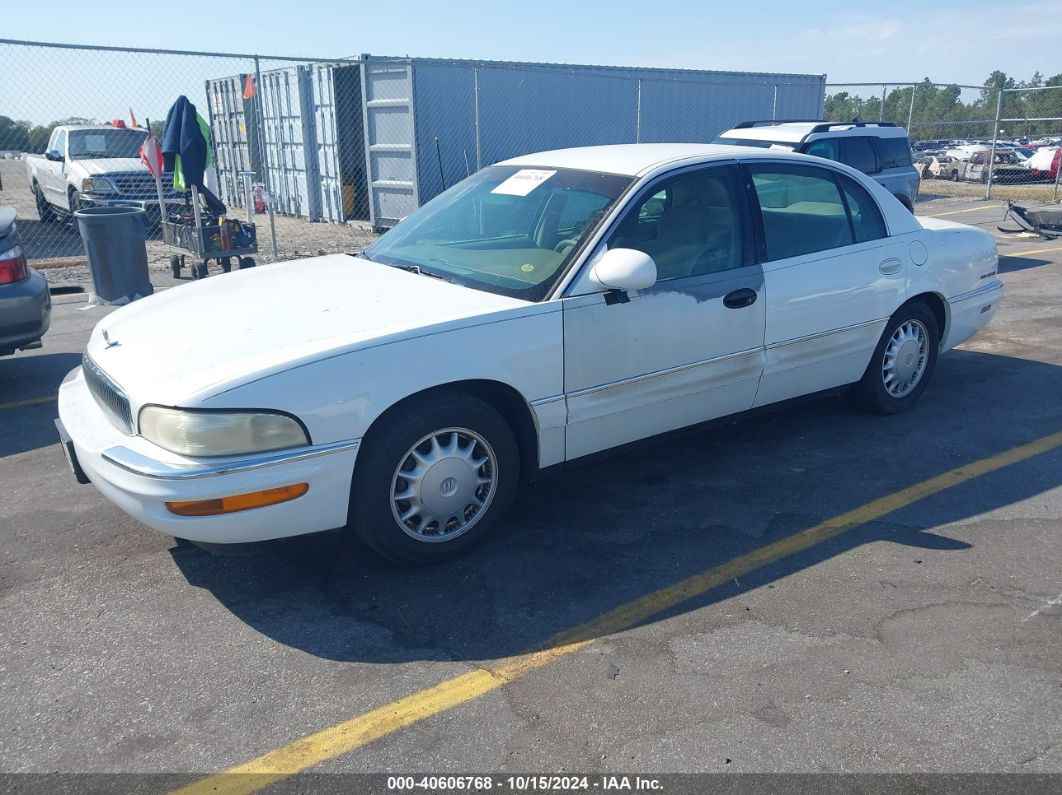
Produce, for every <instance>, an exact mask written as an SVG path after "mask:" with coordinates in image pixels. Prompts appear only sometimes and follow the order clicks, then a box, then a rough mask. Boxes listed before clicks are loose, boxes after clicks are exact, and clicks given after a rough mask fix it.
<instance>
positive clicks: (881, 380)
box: [855, 302, 940, 414]
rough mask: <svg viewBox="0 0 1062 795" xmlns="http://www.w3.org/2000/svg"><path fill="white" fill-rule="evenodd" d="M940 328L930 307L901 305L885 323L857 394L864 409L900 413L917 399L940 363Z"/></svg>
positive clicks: (882, 412)
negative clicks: (938, 356)
mask: <svg viewBox="0 0 1062 795" xmlns="http://www.w3.org/2000/svg"><path fill="white" fill-rule="evenodd" d="M939 351H940V331H939V330H938V329H937V319H936V317H935V316H934V315H933V312H932V311H930V309H929V307H927V306H926V305H925V304H922V303H917V302H916V303H912V304H910V305H908V306H904V307H901V308H900V311H898V312H897V313H896V314H895V315H893V316H892V319H891V320H889V322H888V324H887V325H886V326H885V331H884V332H883V333H882V335H881V340H879V341H878V346H877V348H875V349H874V355H873V356H872V357H871V359H870V364H868V365H867V369H866V372H865V373H864V374H863V378H862V379H861V380H860V381H859V383H858V384H857V385H856V389H855V395H856V398H857V400H858V401H859V403H860V404H861V405H862V406H863V408H865V409H867V410H868V411H874V412H877V413H878V414H899V413H900V412H901V411H907V409H909V408H911V406H913V405H914V404H915V402H916V401H917V400H918V398H919V396H920V395H921V394H922V392H923V391H925V388H926V385H927V384H928V383H929V379H930V377H932V375H933V370H934V369H935V368H936V366H937V354H938V353H939Z"/></svg>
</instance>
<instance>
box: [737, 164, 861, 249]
mask: <svg viewBox="0 0 1062 795" xmlns="http://www.w3.org/2000/svg"><path fill="white" fill-rule="evenodd" d="M749 172H750V173H751V174H752V182H753V185H755V187H756V195H757V197H758V199H759V203H760V212H761V214H762V216H763V231H764V236H765V237H766V239H767V258H768V259H770V260H778V259H787V258H788V257H799V256H801V255H803V254H812V253H814V252H816V251H826V250H828V249H832V248H839V247H841V246H848V245H851V244H852V243H854V242H855V240H854V237H853V235H852V227H851V225H850V224H849V222H848V213H847V212H846V210H845V205H844V200H843V199H842V198H841V192H840V190H839V189H838V187H837V182H836V181H835V180H834V177H833V172H832V171H829V170H827V169H824V168H816V167H814V166H803V165H790V164H785V165H770V164H752V165H750V166H749Z"/></svg>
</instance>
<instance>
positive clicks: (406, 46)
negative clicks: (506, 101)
mask: <svg viewBox="0 0 1062 795" xmlns="http://www.w3.org/2000/svg"><path fill="white" fill-rule="evenodd" d="M164 5H165V4H163V5H157V4H146V3H144V2H143V0H137V1H136V2H133V1H132V0H105V2H104V3H86V2H84V0H51V2H49V3H48V5H47V12H46V13H38V12H36V11H34V10H30V9H29V8H28V7H27V6H26V5H25V4H22V5H21V6H20V8H22V9H25V10H22V11H18V12H14V13H10V12H9V13H6V14H5V15H4V31H3V34H2V35H3V36H4V37H8V38H13V39H31V40H41V41H58V42H76V43H82V44H103V45H123V46H137V47H163V48H174V49H193V50H210V51H219V50H220V51H226V52H260V53H270V54H278V55H293V56H313V57H320V58H336V57H342V56H348V55H356V54H358V53H372V54H376V55H411V56H421V57H425V56H438V57H459V58H475V59H497V60H517V61H546V62H560V63H582V64H608V65H618V66H660V67H678V68H693V69H721V70H740V71H768V72H799V73H811V74H823V73H825V74H826V75H827V76H828V81H829V82H831V83H834V82H871V81H877V82H881V81H895V82H899V81H917V80H921V79H922V78H924V77H927V76H928V77H930V78H932V79H933V80H934V81H936V82H946V83H947V82H957V83H971V84H974V85H980V84H981V83H982V82H983V81H984V80H985V78H986V77H987V76H988V74H989V73H990V72H991V71H992V70H993V69H1002V70H1004V71H1006V72H1007V73H1008V74H1010V75H1013V76H1015V77H1017V78H1018V79H1027V78H1029V77H1031V76H1032V74H1033V72H1034V71H1036V70H1040V71H1041V72H1044V73H1046V74H1049V75H1050V74H1056V73H1058V72H1062V49H1060V48H1059V47H1058V42H1059V41H1062V2H1060V1H1059V0H1053V1H1052V2H1028V3H1023V2H1021V0H1018V2H1017V3H1015V4H1013V5H1008V6H1007V8H1006V12H1005V13H1000V6H999V3H998V2H981V0H965V1H964V2H963V3H958V4H947V6H944V5H943V4H939V5H938V4H934V3H931V2H926V1H925V0H923V1H922V2H914V1H912V0H892V1H891V2H889V3H878V4H864V6H863V7H864V8H866V9H867V10H866V11H862V10H858V11H857V10H856V8H857V5H856V4H855V3H852V2H851V0H844V1H843V2H839V1H837V0H826V2H807V1H805V2H801V3H794V2H792V0H785V1H784V2H782V0H757V2H749V3H740V2H733V0H731V1H730V2H727V3H725V4H715V3H711V2H706V1H702V2H694V1H692V0H669V1H664V2H662V1H661V0H656V2H652V0H638V2H633V1H632V0H611V2H599V0H535V2H527V1H526V0H525V1H524V2H506V0H493V2H487V1H485V0H435V2H413V1H412V0H390V1H389V2H376V3H365V2H350V1H349V0H348V1H347V2H335V1H334V0H316V1H314V0H310V1H309V2H303V3H301V4H298V5H295V4H292V3H290V2H277V1H276V0H225V2H222V3H218V2H211V3H205V2H198V1H197V0H184V2H182V3H180V4H174V7H175V8H176V7H179V8H180V9H181V10H180V13H179V14H177V13H173V14H171V15H165V14H163V13H160V12H159V9H161V8H163V7H164ZM292 9H295V10H294V11H293V10H292ZM186 19H191V20H198V21H199V23H195V22H193V23H191V24H188V23H186V22H184V21H183V20H186ZM986 20H988V21H989V22H988V23H987V24H986ZM0 64H2V66H3V72H4V74H5V81H4V82H5V85H3V86H2V87H0V114H4V115H10V116H14V117H15V118H31V119H32V120H34V121H37V122H40V121H43V120H46V119H42V118H41V117H42V116H47V115H48V114H50V113H52V112H53V111H54V112H58V111H56V110H55V109H57V108H60V107H62V108H64V109H70V108H74V107H75V106H78V107H80V106H85V109H86V110H85V115H95V116H99V114H98V113H91V112H89V111H91V110H92V108H91V107H90V105H91V104H92V100H93V99H94V98H98V97H100V96H103V95H104V94H106V93H107V92H108V90H110V91H111V93H114V91H116V90H117V89H115V88H114V85H113V82H114V80H113V77H107V78H102V77H100V76H102V75H111V76H113V75H114V67H115V66H118V67H120V68H119V70H118V71H120V72H121V73H122V74H123V75H124V74H129V75H131V76H132V75H135V76H136V77H137V78H138V79H139V80H140V81H141V82H142V83H146V82H152V83H154V84H155V89H156V90H154V91H153V92H151V93H152V97H153V96H155V95H161V94H162V93H165V91H168V90H169V89H170V88H171V87H173V88H179V87H183V86H185V85H193V86H194V85H198V86H200V87H201V85H202V80H203V79H205V78H206V77H216V76H221V75H228V74H235V73H238V72H240V71H245V70H246V68H247V67H246V63H245V62H243V61H237V60H217V61H214V60H207V59H199V60H176V59H173V60H166V59H161V58H149V57H131V56H121V57H116V58H114V59H113V60H107V56H102V55H94V54H87V53H83V52H69V51H42V50H34V51H32V52H29V53H26V52H25V51H22V50H19V49H18V48H12V47H10V46H5V45H0ZM272 65H276V64H272ZM103 67H107V68H103ZM56 72H59V73H60V74H61V75H62V77H61V79H58V80H57V79H56V77H55V75H56ZM94 81H96V82H94ZM159 89H164V90H165V91H164V90H159ZM122 91H123V92H124V94H123V96H124V95H126V94H127V95H128V99H129V102H130V104H135V103H140V111H139V113H140V115H144V114H150V113H155V114H158V113H160V112H161V111H160V110H159V109H158V108H156V107H154V106H153V104H152V103H153V102H154V99H148V98H145V99H141V96H140V94H139V93H138V91H137V90H136V88H135V87H133V88H129V89H125V88H122ZM200 91H201V89H200ZM5 94H6V95H7V96H5ZM145 96H146V95H145ZM108 102H109V103H110V104H115V103H117V102H118V100H114V101H113V102H112V101H111V100H108ZM71 112H74V111H71ZM68 115H69V114H68Z"/></svg>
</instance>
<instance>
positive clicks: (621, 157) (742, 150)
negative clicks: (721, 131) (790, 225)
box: [495, 143, 788, 177]
mask: <svg viewBox="0 0 1062 795" xmlns="http://www.w3.org/2000/svg"><path fill="white" fill-rule="evenodd" d="M768 154H775V153H770V152H767V151H766V150H763V149H756V150H755V151H752V150H750V149H749V148H748V147H747V146H721V145H719V144H699V143H692V144H611V145H607V146H580V147H575V148H572V149H554V150H552V151H549V152H536V153H534V154H529V155H520V156H519V157H514V158H511V159H509V160H503V161H501V162H500V163H496V164H495V165H499V166H523V167H525V168H576V169H582V170H585V171H599V172H603V173H606V174H623V175H625V176H628V177H637V176H641V175H643V174H646V173H648V172H649V171H652V170H653V169H655V168H659V167H660V166H664V165H667V164H668V163H674V162H678V161H681V160H689V159H692V158H697V159H708V160H711V159H733V158H748V157H763V156H765V155H768ZM787 154H788V153H787Z"/></svg>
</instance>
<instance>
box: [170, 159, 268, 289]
mask: <svg viewBox="0 0 1062 795" xmlns="http://www.w3.org/2000/svg"><path fill="white" fill-rule="evenodd" d="M246 181H247V185H248V191H247V194H248V204H247V208H248V209H247V220H246V221H239V220H236V219H234V218H226V217H221V218H218V219H217V220H216V221H213V222H210V221H207V220H204V218H203V214H202V212H201V210H200V209H199V191H197V190H196V188H195V186H194V185H193V186H192V208H191V210H190V211H184V212H182V213H181V214H180V215H177V216H174V215H171V216H170V220H165V221H163V222H162V240H163V243H164V244H165V246H166V250H167V251H168V252H169V253H170V271H171V272H172V273H173V278H175V279H179V278H180V276H181V269H182V268H184V267H186V266H187V265H188V264H189V263H188V262H187V260H188V259H191V263H190V264H191V273H192V278H193V279H202V278H205V277H206V276H207V272H208V269H207V263H209V262H210V260H217V262H218V265H220V266H221V270H222V271H223V272H225V273H228V272H229V271H230V270H232V265H233V259H235V260H236V264H237V265H238V267H239V268H241V269H242V268H253V267H254V266H255V265H256V264H257V263H256V262H255V260H254V257H252V256H251V255H252V254H257V253H258V233H257V230H256V229H255V225H254V222H253V221H252V220H251V219H252V218H253V215H252V213H253V212H254V209H253V208H254V205H253V204H251V203H250V180H246Z"/></svg>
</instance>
